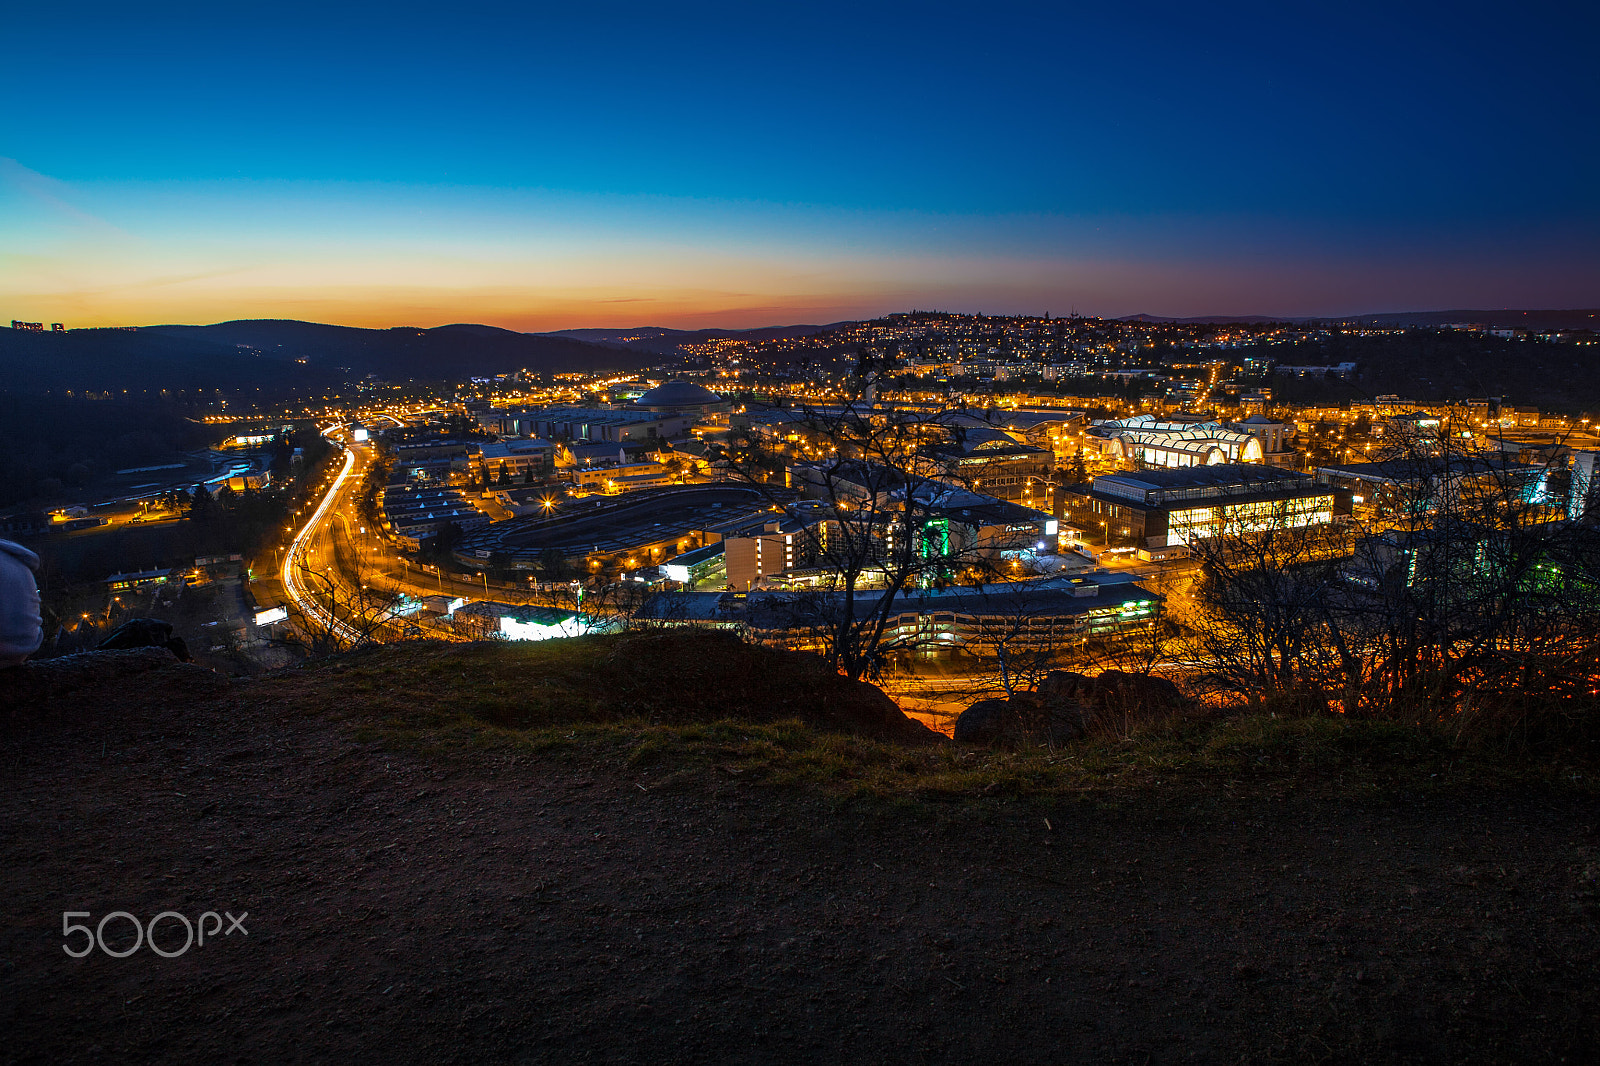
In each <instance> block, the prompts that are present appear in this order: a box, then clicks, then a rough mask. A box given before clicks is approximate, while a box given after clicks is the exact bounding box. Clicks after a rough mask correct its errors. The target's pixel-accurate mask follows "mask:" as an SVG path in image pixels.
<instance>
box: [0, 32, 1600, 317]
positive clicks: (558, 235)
mask: <svg viewBox="0 0 1600 1066" xmlns="http://www.w3.org/2000/svg"><path fill="white" fill-rule="evenodd" d="M275 12H276V15H275V17H274V18H272V19H270V20H261V19H258V18H256V17H255V16H253V15H251V14H250V13H248V12H237V13H227V14H219V13H216V12H208V13H207V14H206V16H205V17H204V18H196V17H194V13H193V12H186V11H185V10H183V9H181V8H178V7H169V8H165V9H163V10H162V11H160V12H154V13H140V14H139V15H138V16H137V17H135V16H133V15H130V14H126V13H121V12H118V11H116V10H114V9H110V8H106V9H103V10H101V9H97V8H95V7H94V6H93V5H90V6H87V7H83V8H79V9H76V10H74V11H70V12H67V11H62V10H59V9H51V10H48V11H47V10H44V9H37V10H33V11H29V12H23V13H21V14H20V16H19V18H18V20H17V27H16V29H17V33H18V37H19V39H22V40H39V41H46V40H51V39H68V38H70V40H71V41H72V48H71V52H70V54H66V53H63V52H62V51H60V50H55V49H49V48H42V47H41V48H36V49H30V48H21V49H18V50H17V51H15V52H14V54H13V55H12V56H11V57H10V60H11V61H10V62H9V63H8V67H7V70H6V71H5V72H0V87H3V88H4V90H5V91H6V93H7V95H8V97H9V98H11V99H13V100H15V101H18V102H19V105H18V106H16V107H13V108H11V109H9V110H8V112H7V114H6V115H5V116H4V117H0V156H3V157H4V158H3V160H0V249H3V250H0V295H3V296H4V298H5V300H6V302H7V305H8V307H9V308H10V313H11V314H12V315H13V316H14V317H18V318H22V319H26V320H48V321H67V322H69V323H71V324H75V325H119V324H149V323H157V322H214V321H221V320H226V319H232V318H301V319H307V320H314V321H326V322H335V323H340V324H345V325H359V326H388V325H402V324H405V325H420V326H432V325H439V324H443V323H447V322H460V321H472V322H484V323H488V324H492V325H499V326H505V327H507V328H512V329H519V330H529V331H537V330H555V329H563V328H576V327H586V326H587V327H631V326H641V325H660V326H671V327H679V328H696V327H707V326H719V327H726V328H743V327H756V326H766V325H780V324H789V323H797V322H813V323H825V322H831V321H840V320H849V319H863V318H871V317H875V316H877V315H881V314H884V313H887V312H891V311H898V310H905V309H907V308H912V307H937V308H940V309H945V310H951V311H957V312H976V311H983V312H988V313H997V314H1016V313H1032V314H1042V313H1047V312H1048V313H1050V314H1055V315H1064V314H1068V313H1069V312H1071V311H1074V310H1076V311H1078V312H1080V313H1084V314H1090V315H1101V316H1107V317H1117V316H1123V315H1129V314H1136V313H1149V314H1156V315H1169V316H1175V317H1189V316H1199V315H1244V314H1260V315H1273V316H1285V317H1289V316H1344V315H1353V314H1363V313H1382V312H1395V311H1414V310H1424V309H1442V308H1452V307H1580V306H1592V305H1593V304H1594V303H1595V302H1596V294H1597V293H1600V257H1597V256H1596V255H1595V253H1594V251H1593V249H1594V247H1595V246H1596V244H1595V238H1596V237H1597V236H1600V210H1597V208H1596V207H1595V205H1594V203H1593V198H1592V196H1590V195H1589V193H1588V190H1590V189H1592V188H1593V187H1594V185H1595V183H1596V180H1597V178H1600V153H1597V152H1596V151H1595V149H1594V148H1593V147H1592V145H1591V144H1590V143H1589V142H1588V140H1587V139H1585V138H1583V137H1582V130H1583V128H1584V123H1585V121H1586V116H1587V115H1590V114H1592V113H1593V108H1594V105H1595V104H1596V103H1597V102H1600V87H1597V86H1600V82H1597V79H1596V76H1595V75H1594V73H1593V71H1592V67H1591V66H1590V65H1589V64H1587V63H1585V62H1584V61H1583V59H1582V57H1581V56H1578V55H1577V54H1576V52H1575V51H1574V50H1575V49H1577V48H1579V47H1580V42H1581V41H1582V40H1583V39H1584V37H1585V34H1584V32H1583V31H1584V30H1585V29H1586V28H1589V27H1591V26H1592V23H1593V16H1592V15H1590V14H1587V13H1573V12H1571V11H1564V10H1563V9H1561V8H1558V7H1556V6H1554V5H1551V6H1548V7H1545V8H1535V9H1532V10H1530V11H1529V12H1527V13H1526V14H1525V15H1523V16H1522V17H1520V18H1519V19H1518V20H1516V21H1515V22H1510V21H1508V20H1504V19H1503V18H1501V17H1500V16H1499V15H1498V14H1496V13H1495V12H1494V11H1493V10H1491V9H1489V8H1487V7H1479V8H1452V9H1450V13H1449V17H1443V15H1442V14H1441V13H1440V12H1436V11H1429V10H1426V9H1421V8H1413V9H1410V10H1408V11H1406V12H1401V13H1394V12H1389V11H1387V10H1386V9H1385V10H1380V9H1376V8H1374V9H1372V10H1370V11H1363V10H1350V11H1349V12H1348V14H1346V15H1345V17H1344V18H1343V19H1342V20H1341V21H1337V22H1333V21H1330V20H1327V19H1321V18H1319V17H1318V16H1317V15H1316V14H1315V13H1313V12H1299V13H1296V12H1283V11H1278V10H1275V9H1270V8H1260V9H1255V8H1251V9H1248V10H1245V9H1241V10H1240V11H1239V12H1238V17H1235V18H1217V19H1210V20H1208V19H1206V18H1204V17H1202V16H1200V15H1197V14H1195V13H1193V12H1191V11H1189V10H1188V9H1186V8H1183V7H1181V6H1178V5H1164V6H1159V7H1157V8H1153V9H1149V10H1145V11H1142V12H1140V13H1139V14H1138V16H1137V17H1135V16H1131V15H1129V16H1119V15H1114V14H1107V13H1104V12H1085V11H1076V12H1074V11H1062V10H1060V9H1045V8H1039V7H1034V8H1029V7H1024V6H1019V7H1016V8H1012V9H1008V10H1007V11H1005V12H1002V13H1001V14H1002V17H999V18H996V19H993V20H985V21H983V22H982V23H975V22H974V21H973V20H971V19H970V18H966V17H963V16H962V15H961V14H960V9H955V8H948V9H937V8H918V9H916V10H915V11H914V12H913V11H911V10H910V9H906V10H899V9H895V8H892V7H879V8H875V9H873V10H869V11H865V12H857V11H854V9H852V13H851V14H849V15H848V16H847V15H846V13H845V12H843V11H837V12H829V11H826V10H814V11H812V12H811V13H810V15H809V17H808V19H807V20H806V21H805V22H804V23H796V22H794V21H793V20H787V19H786V18H785V17H784V16H782V15H779V14H768V13H759V12H757V13H752V12H745V11H736V10H734V9H730V10H728V11H719V10H716V9H711V8H707V9H698V10H697V12H696V13H694V14H692V15H681V14H672V15H670V16H669V15H663V14H661V13H652V12H650V11H648V10H640V11H628V10H626V9H616V10H614V11H612V12H611V13H610V14H608V15H606V16H598V15H588V16H586V15H575V14H572V13H566V12H545V11H523V10H511V9H506V10H496V9H493V8H484V9H479V10H477V11H475V12H474V13H473V14H472V15H471V16H463V17H460V18H457V19H454V20H448V21H447V20H441V19H438V18H436V17H432V16H430V15H428V14H427V13H426V12H425V11H423V10H422V9H420V8H419V9H406V8H400V9H392V10H390V11H389V12H388V14H387V15H386V17H385V18H384V20H383V21H382V22H378V21H375V20H373V19H372V18H370V17H367V16H365V15H362V14H360V13H352V12H349V11H342V12H333V13H329V12H320V13H319V12H311V11H308V12H305V13H302V14H299V15H297V14H296V13H295V12H293V11H290V10H283V9H275ZM1569 53H1570V54H1569ZM402 57H404V58H402ZM64 73H70V75H71V76H70V77H63V74H64Z"/></svg>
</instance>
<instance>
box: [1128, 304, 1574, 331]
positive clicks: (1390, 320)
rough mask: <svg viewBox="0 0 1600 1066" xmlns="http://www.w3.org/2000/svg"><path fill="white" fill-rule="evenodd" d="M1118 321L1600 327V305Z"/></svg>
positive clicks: (1141, 317) (1130, 317) (1153, 317)
mask: <svg viewBox="0 0 1600 1066" xmlns="http://www.w3.org/2000/svg"><path fill="white" fill-rule="evenodd" d="M1116 321H1118V322H1164V323H1170V324H1172V325H1178V326H1190V325H1204V324H1211V323H1214V324H1216V325H1233V324H1235V323H1244V324H1252V325H1253V324H1257V323H1261V322H1359V323H1362V324H1364V325H1373V326H1448V325H1454V324H1456V323H1462V324H1466V323H1471V324H1474V325H1481V326H1492V327H1494V328H1496V329H1510V328H1513V327H1520V328H1523V329H1536V330H1545V329H1600V308H1594V307H1587V308H1576V309H1572V310H1564V311H1535V310H1526V311H1524V310H1520V309H1511V308H1502V309H1501V310H1498V311H1484V310H1478V311H1471V310H1459V311H1394V312H1385V313H1383V314H1370V315H1343V316H1340V315H1301V316H1298V317H1286V316H1282V315H1279V316H1273V315H1201V316H1199V317H1198V318H1167V317H1165V316H1162V315H1145V314H1139V315H1124V316H1123V317H1121V318H1119V319H1117V320H1116Z"/></svg>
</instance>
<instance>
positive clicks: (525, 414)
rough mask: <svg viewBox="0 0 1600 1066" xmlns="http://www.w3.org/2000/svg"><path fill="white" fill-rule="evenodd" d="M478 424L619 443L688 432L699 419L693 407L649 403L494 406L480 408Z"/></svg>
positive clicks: (508, 432) (503, 431)
mask: <svg viewBox="0 0 1600 1066" xmlns="http://www.w3.org/2000/svg"><path fill="white" fill-rule="evenodd" d="M477 419H478V424H479V425H480V426H482V427H484V428H485V429H488V430H490V431H491V432H494V433H498V434H499V435H500V436H502V437H542V438H544V439H545V440H551V441H578V440H581V441H592V442H606V443H611V444H620V443H623V442H629V441H632V442H639V441H654V440H658V439H660V438H671V437H682V436H687V435H688V433H689V429H690V427H691V426H693V425H695V423H697V422H698V421H699V420H700V414H699V412H698V411H697V410H692V409H662V410H654V409H651V408H647V407H638V406H630V407H536V408H526V409H520V410H503V409H500V408H493V409H490V410H487V411H484V412H481V413H480V414H479V415H478V416H477Z"/></svg>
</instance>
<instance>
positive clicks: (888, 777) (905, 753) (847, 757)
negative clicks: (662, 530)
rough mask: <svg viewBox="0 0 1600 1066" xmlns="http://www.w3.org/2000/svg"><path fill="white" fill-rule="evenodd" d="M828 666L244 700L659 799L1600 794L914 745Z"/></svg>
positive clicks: (1531, 779) (512, 663)
mask: <svg viewBox="0 0 1600 1066" xmlns="http://www.w3.org/2000/svg"><path fill="white" fill-rule="evenodd" d="M819 665H820V664H819V663H818V662H817V660H815V659H812V658H809V657H806V656H798V655H792V654H790V653H780V652H772V651H770V650H769V649H759V648H748V647H747V646H745V645H739V644H737V643H732V644H730V643H727V642H724V641H722V640H720V639H719V638H714V637H713V638H709V639H708V638H707V637H706V636H705V635H704V634H682V635H679V636H677V637H674V638H671V639H663V637H662V636H661V635H659V634H655V635H649V636H648V638H647V639H644V640H640V639H638V638H632V639H629V638H618V637H605V638H582V639H578V640H565V641H548V642H545V643H543V644H539V645H504V644H478V645H433V644H425V643H424V644H415V645H407V646H399V647H394V646H391V647H387V648H378V649H372V650H370V651H366V652H361V653H356V654H353V655H347V656H342V657H337V658H334V659H330V660H326V661H324V662H321V663H318V664H315V665H313V666H311V667H308V668H305V669H302V670H297V671H291V672H288V673H285V674H280V675H277V676H275V677H273V678H267V679H262V680H259V681H253V682H246V683H244V685H243V689H244V691H246V692H247V693H249V694H251V696H252V697H253V698H262V699H268V700H271V701H273V702H274V703H275V704H277V705H279V706H282V707H284V708H285V709H289V710H294V709H303V710H306V711H319V712H320V711H322V710H325V709H328V708H333V709H335V710H337V711H338V712H340V713H342V714H344V715H346V716H347V717H348V718H349V719H350V720H351V721H352V722H353V723H354V724H355V725H356V726H357V728H358V729H359V730H360V731H361V732H362V733H363V734H364V735H365V736H366V737H368V738H369V739H374V740H382V741H383V742H385V743H390V744H395V745H400V746H406V747H420V748H423V749H426V750H430V751H432V752H434V753H436V754H438V755H440V756H442V757H447V758H468V759H472V758H479V757H482V756H484V755H486V754H490V753H493V754H496V755H507V756H512V757H517V756H524V755H526V756H539V757H553V758H562V759H571V760H578V761H581V762H584V763H589V764H593V765H596V766H599V765H605V766H609V767H613V768H617V769H622V770H625V771H626V772H628V773H630V774H632V775H634V776H635V779H636V781H637V782H638V783H639V784H640V786H641V787H644V788H647V789H654V788H660V787H675V786H677V785H681V784H684V783H686V782H690V781H695V782H704V781H705V780H708V779H721V780H726V781H739V782H742V783H757V782H759V783H762V784H766V785H771V786H785V787H803V788H808V789H814V790H820V791H821V792H822V793H824V794H826V795H829V796H832V797H835V798H840V799H850V798H874V799H878V800H912V801H917V802H937V801H941V800H958V799H973V798H989V799H1012V798H1029V799H1031V800H1036V801H1044V802H1049V801H1050V800H1051V798H1052V797H1064V796H1069V795H1084V794H1091V795H1092V794H1106V795H1114V794H1117V793H1127V792H1130V791H1140V792H1143V791H1150V790H1176V791H1180V792H1187V791H1194V790H1203V791H1216V790H1222V791H1224V792H1229V793H1231V792H1233V791H1234V790H1255V791H1262V790H1266V791H1295V790H1307V789H1311V790H1318V789H1327V790H1337V791H1342V792H1349V793H1354V792H1366V793H1372V792H1381V791H1385V790H1389V789H1395V788H1404V789H1415V788H1423V789H1438V788H1455V787H1501V786H1514V785H1515V786H1525V785H1529V784H1536V785H1540V786H1545V787H1554V788H1560V789H1572V788H1577V789H1583V790H1589V789H1592V788H1593V787H1594V782H1595V780H1596V778H1597V775H1596V774H1595V773H1594V772H1593V764H1592V762H1590V761H1586V760H1579V759H1573V758H1567V759H1560V758H1552V757H1550V756H1549V755H1544V756H1542V757H1538V758H1535V757H1533V756H1530V755H1528V754H1527V753H1525V752H1519V751H1515V750H1511V749H1508V748H1506V747H1491V746H1483V745H1478V746H1463V745H1462V744H1461V743H1460V741H1459V738H1457V737H1452V736H1451V735H1449V734H1448V733H1447V732H1446V731H1445V730H1442V729H1431V728H1425V727H1416V726H1406V725H1399V724H1395V723H1386V722H1375V721H1354V720H1344V719H1340V718H1335V717H1326V716H1324V717H1277V716H1273V715H1272V714H1270V713H1258V714H1236V715H1207V716H1198V717H1197V716H1189V717H1185V718H1181V719H1172V720H1168V721H1165V722H1156V723H1152V724H1146V725H1144V726H1142V727H1137V728H1134V729H1133V730H1132V731H1131V732H1128V733H1126V734H1125V735H1121V736H1115V737H1101V738H1094V739H1090V740H1086V741H1083V742H1079V743H1075V744H1070V745H1066V746H1063V747H1061V748H1058V749H1055V750H1052V749H1049V748H1045V747H1029V748H1023V749H1020V750H1011V751H988V750H971V749H963V748H960V747H956V746H954V745H950V744H937V745H926V746H908V745H906V744H903V743H895V742H892V741H885V740H883V739H882V738H881V736H874V735H872V731H871V730H853V731H847V730H845V729H843V728H840V725H839V724H840V722H841V721H842V720H843V719H842V718H841V713H842V712H841V702H843V703H852V702H853V705H854V706H855V707H856V709H857V710H858V711H861V712H862V713H873V712H872V710H871V709H872V708H873V707H875V706H876V705H875V704H874V703H873V701H872V699H871V698H870V697H865V696H864V694H862V693H861V692H859V691H858V690H855V689H852V688H850V687H849V686H848V684H847V683H845V682H843V681H842V680H841V679H838V678H834V677H832V676H831V675H827V674H826V672H825V671H823V672H820V673H819V670H818V667H819ZM836 683H837V684H836ZM838 686H844V687H838ZM871 691H872V692H875V691H876V690H871ZM880 698H881V695H880ZM863 709H864V710H863Z"/></svg>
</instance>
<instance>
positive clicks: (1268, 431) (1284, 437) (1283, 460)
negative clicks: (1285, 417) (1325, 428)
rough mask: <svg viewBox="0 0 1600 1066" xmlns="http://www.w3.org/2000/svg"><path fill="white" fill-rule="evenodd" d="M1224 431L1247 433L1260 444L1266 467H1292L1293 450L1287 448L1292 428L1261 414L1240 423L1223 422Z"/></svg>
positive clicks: (1292, 431)
mask: <svg viewBox="0 0 1600 1066" xmlns="http://www.w3.org/2000/svg"><path fill="white" fill-rule="evenodd" d="M1222 425H1223V427H1224V428H1225V429H1231V430H1233V431H1235V432H1237V433H1248V434H1250V435H1251V436H1252V437H1255V438H1256V439H1257V440H1259V441H1260V442H1261V461H1262V462H1263V463H1266V464H1267V465H1268V466H1285V467H1288V466H1293V465H1294V449H1293V448H1291V447H1290V446H1289V441H1290V438H1292V437H1293V436H1294V427H1292V426H1290V425H1289V424H1288V423H1287V422H1279V421H1277V420H1276V419H1272V418H1268V417H1267V416H1266V415H1263V414H1255V415H1251V416H1250V417H1249V418H1246V419H1245V420H1244V421H1242V422H1224V423H1222Z"/></svg>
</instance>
